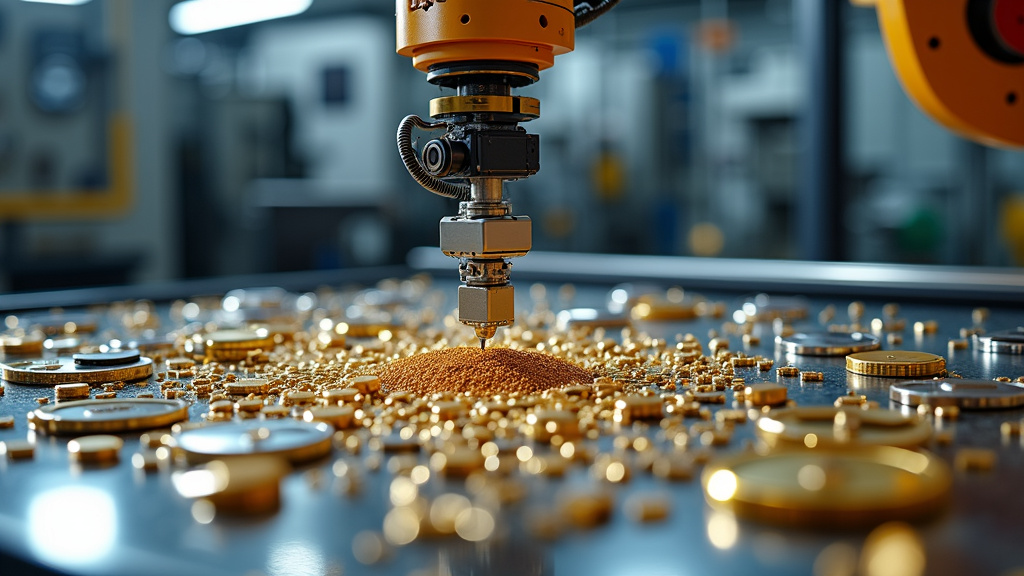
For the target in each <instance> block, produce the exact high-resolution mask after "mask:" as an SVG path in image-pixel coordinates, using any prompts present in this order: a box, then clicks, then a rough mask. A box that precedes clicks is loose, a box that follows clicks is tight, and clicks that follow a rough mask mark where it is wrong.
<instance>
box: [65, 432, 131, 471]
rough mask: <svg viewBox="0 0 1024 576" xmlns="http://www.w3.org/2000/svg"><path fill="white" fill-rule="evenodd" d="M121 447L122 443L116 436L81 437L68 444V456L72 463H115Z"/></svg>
mask: <svg viewBox="0 0 1024 576" xmlns="http://www.w3.org/2000/svg"><path fill="white" fill-rule="evenodd" d="M123 445H124V441H123V440H121V439H120V438H118V437H117V436H110V435H107V434H97V435H95V436H82V437H81V438H75V439H74V440H71V441H70V442H68V454H69V455H70V457H71V460H72V461H73V462H80V463H82V464H108V463H114V462H117V460H118V458H119V456H120V452H121V446H123Z"/></svg>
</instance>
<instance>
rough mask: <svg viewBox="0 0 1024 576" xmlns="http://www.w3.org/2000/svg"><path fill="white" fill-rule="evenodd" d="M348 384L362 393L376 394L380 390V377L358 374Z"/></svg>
mask: <svg viewBox="0 0 1024 576" xmlns="http://www.w3.org/2000/svg"><path fill="white" fill-rule="evenodd" d="M348 385H349V386H350V387H352V388H355V389H356V390H358V391H359V392H360V393H362V394H374V393H376V392H377V391H379V390H380V378H379V377H377V376H356V377H355V378H352V379H351V380H349V382H348Z"/></svg>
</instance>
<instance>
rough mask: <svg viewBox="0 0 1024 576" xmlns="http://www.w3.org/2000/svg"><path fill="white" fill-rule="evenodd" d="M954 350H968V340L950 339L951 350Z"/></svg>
mask: <svg viewBox="0 0 1024 576" xmlns="http://www.w3.org/2000/svg"><path fill="white" fill-rule="evenodd" d="M954 350H967V340H955V339H954V340H950V341H949V351H950V352H952V351H954Z"/></svg>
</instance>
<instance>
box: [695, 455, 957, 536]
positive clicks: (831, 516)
mask: <svg viewBox="0 0 1024 576" xmlns="http://www.w3.org/2000/svg"><path fill="white" fill-rule="evenodd" d="M702 483H703V485H704V494H705V498H706V499H707V501H708V503H709V504H710V505H711V506H713V507H715V508H717V509H722V510H726V511H731V512H735V513H736V514H737V515H739V516H743V517H746V518H752V519H755V520H760V521H763V522H769V523H772V524H784V525H789V526H794V525H795V526H828V527H830V528H835V527H838V526H842V527H854V526H868V525H874V524H880V523H882V522H888V521H892V520H911V519H916V518H921V517H924V516H928V515H930V514H932V513H935V512H938V511H939V510H941V507H942V504H943V503H944V502H945V500H946V498H947V497H948V495H949V491H950V487H951V475H950V472H949V468H948V466H946V464H945V463H943V462H942V460H941V459H939V458H937V457H935V456H933V455H931V454H928V453H927V452H916V451H911V450H905V449H902V448H893V447H891V446H871V447H859V448H857V449H855V450H822V449H814V450H799V451H796V450H794V451H783V452H775V453H771V454H768V455H750V454H744V455H741V456H735V457H733V458H730V459H727V460H722V461H718V462H712V463H710V464H708V465H707V467H706V468H705V469H704V473H703V474H702Z"/></svg>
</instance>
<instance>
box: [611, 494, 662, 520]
mask: <svg viewBox="0 0 1024 576" xmlns="http://www.w3.org/2000/svg"><path fill="white" fill-rule="evenodd" d="M623 508H624V510H625V512H626V516H628V517H629V518H631V519H632V520H633V521H634V522H639V523H646V522H661V521H663V520H665V519H666V518H668V516H669V513H670V512H671V510H672V501H671V500H670V499H669V498H668V497H667V496H665V495H662V494H633V495H632V496H630V497H629V498H627V499H626V501H625V502H624V503H623Z"/></svg>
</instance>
